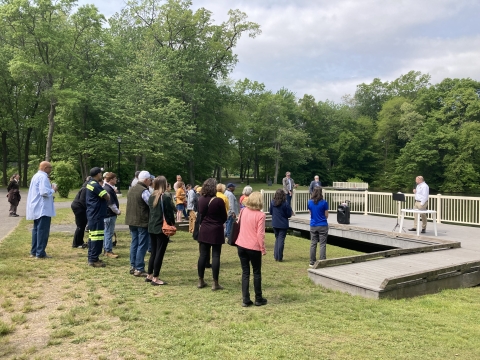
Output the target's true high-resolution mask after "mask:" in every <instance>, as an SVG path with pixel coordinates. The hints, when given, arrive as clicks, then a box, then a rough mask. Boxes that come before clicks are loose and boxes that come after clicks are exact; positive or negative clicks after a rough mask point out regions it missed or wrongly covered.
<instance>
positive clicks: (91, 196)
mask: <svg viewBox="0 0 480 360" xmlns="http://www.w3.org/2000/svg"><path fill="white" fill-rule="evenodd" d="M90 176H91V177H92V180H91V181H89V182H88V184H87V186H86V188H87V194H86V204H87V220H88V265H89V266H92V267H105V263H104V262H103V261H102V260H100V259H99V258H98V257H99V256H100V254H101V253H102V250H103V238H104V229H105V224H104V219H105V216H106V215H107V204H108V201H109V200H110V196H109V195H108V193H107V191H106V190H105V189H103V188H102V186H101V185H100V184H99V183H98V182H99V181H100V180H101V179H102V169H100V168H99V167H94V168H93V169H91V170H90Z"/></svg>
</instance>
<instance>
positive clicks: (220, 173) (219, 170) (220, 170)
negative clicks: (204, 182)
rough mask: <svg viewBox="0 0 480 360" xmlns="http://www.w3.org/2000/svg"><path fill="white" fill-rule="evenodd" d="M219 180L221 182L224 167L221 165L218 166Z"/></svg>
mask: <svg viewBox="0 0 480 360" xmlns="http://www.w3.org/2000/svg"><path fill="white" fill-rule="evenodd" d="M217 182H218V183H219V184H220V183H221V182H222V168H221V167H220V165H218V166H217Z"/></svg>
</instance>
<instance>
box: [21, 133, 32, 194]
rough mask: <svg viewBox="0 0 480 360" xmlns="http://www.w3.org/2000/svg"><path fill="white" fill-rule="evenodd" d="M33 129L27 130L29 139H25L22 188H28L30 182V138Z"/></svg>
mask: <svg viewBox="0 0 480 360" xmlns="http://www.w3.org/2000/svg"><path fill="white" fill-rule="evenodd" d="M32 131H33V128H31V127H29V128H28V129H27V137H26V138H25V153H24V154H23V156H24V158H23V176H22V186H23V187H27V181H28V156H29V155H30V138H31V137H32Z"/></svg>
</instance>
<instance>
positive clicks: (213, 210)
mask: <svg viewBox="0 0 480 360" xmlns="http://www.w3.org/2000/svg"><path fill="white" fill-rule="evenodd" d="M216 193H217V181H216V180H215V179H214V178H210V179H207V180H205V182H204V183H203V186H202V197H201V198H200V199H198V213H199V215H200V216H201V219H202V222H201V224H200V229H199V231H198V243H199V246H200V257H199V258H198V264H197V270H198V285H197V287H198V288H199V289H201V288H204V287H206V286H207V284H206V283H205V281H204V280H203V279H204V276H205V268H206V267H207V265H208V263H209V259H210V250H211V251H212V277H213V285H212V290H214V291H215V290H221V289H223V287H221V286H220V285H219V284H218V275H219V273H220V254H221V253H222V245H223V244H224V243H225V235H224V234H223V224H225V221H227V212H226V211H225V203H224V202H223V200H222V199H221V198H219V197H216Z"/></svg>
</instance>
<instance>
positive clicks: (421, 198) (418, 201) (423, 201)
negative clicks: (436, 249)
mask: <svg viewBox="0 0 480 360" xmlns="http://www.w3.org/2000/svg"><path fill="white" fill-rule="evenodd" d="M415 182H416V183H417V188H416V189H413V193H414V194H415V206H414V207H413V208H414V209H417V210H427V207H428V194H429V191H430V190H429V187H428V185H427V183H426V182H425V180H424V179H423V176H417V177H416V178H415ZM420 216H421V217H422V233H425V231H426V230H427V214H420ZM417 226H418V224H417V217H416V216H414V217H413V228H411V229H408V230H409V231H417Z"/></svg>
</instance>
